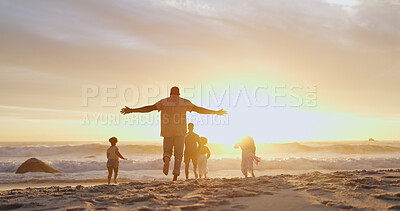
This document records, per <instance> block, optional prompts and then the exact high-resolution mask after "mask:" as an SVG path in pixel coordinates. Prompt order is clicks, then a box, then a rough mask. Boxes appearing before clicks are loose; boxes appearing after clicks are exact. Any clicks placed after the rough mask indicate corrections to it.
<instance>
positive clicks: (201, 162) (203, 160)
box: [197, 137, 211, 178]
mask: <svg viewBox="0 0 400 211" xmlns="http://www.w3.org/2000/svg"><path fill="white" fill-rule="evenodd" d="M207 143H208V140H207V138H206V137H201V138H200V145H199V148H198V149H197V151H198V156H199V157H198V158H197V165H198V167H199V176H200V178H201V177H202V176H203V175H204V178H207V173H208V167H207V159H209V158H210V156H211V152H210V149H209V148H208V147H207V146H205V145H206V144H207Z"/></svg>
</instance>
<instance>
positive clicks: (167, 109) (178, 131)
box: [155, 95, 194, 137]
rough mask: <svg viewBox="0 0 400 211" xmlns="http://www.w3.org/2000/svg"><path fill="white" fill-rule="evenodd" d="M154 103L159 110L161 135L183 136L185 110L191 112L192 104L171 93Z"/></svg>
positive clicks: (185, 127) (185, 126)
mask: <svg viewBox="0 0 400 211" xmlns="http://www.w3.org/2000/svg"><path fill="white" fill-rule="evenodd" d="M155 105H156V106H157V109H158V111H161V136H163V137H173V136H185V135H186V132H187V130H186V129H187V125H186V111H189V112H192V110H193V107H194V105H193V104H192V103H191V102H190V101H189V100H186V99H184V98H181V97H179V95H171V96H170V97H167V98H164V99H162V100H160V101H158V102H157V103H156V104H155Z"/></svg>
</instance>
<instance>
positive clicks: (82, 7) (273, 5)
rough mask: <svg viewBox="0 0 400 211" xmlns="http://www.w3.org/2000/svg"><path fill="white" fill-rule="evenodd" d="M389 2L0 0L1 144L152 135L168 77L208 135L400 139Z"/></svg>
mask: <svg viewBox="0 0 400 211" xmlns="http://www.w3.org/2000/svg"><path fill="white" fill-rule="evenodd" d="M398 11H400V1H398V0H365V1H361V0H279V1H278V0H275V1H274V0H271V1H261V0H260V1H256V0H249V1H238V0H230V1H227V0H221V1H215V0H203V1H195V0H193V1H189V0H177V1H174V0H166V1H153V0H152V1H125V0H113V1H104V0H87V1H78V0H72V1H66V0H57V1H54V0H48V1H46V0H41V1H34V2H33V1H22V0H21V1H20V0H2V1H0V128H1V130H0V141H23V142H29V141H106V140H108V138H109V137H111V136H116V137H118V138H119V139H120V140H140V141H146V140H149V141H150V140H151V141H158V140H162V139H161V137H160V136H159V132H160V126H159V122H158V120H159V119H158V118H159V113H157V112H153V113H150V114H135V115H129V116H122V115H120V114H119V110H120V109H121V108H122V107H123V106H125V105H127V106H132V107H138V106H144V105H147V104H153V103H155V102H157V101H158V100H159V99H161V98H164V97H167V96H168V90H169V88H170V87H171V86H174V85H177V86H179V87H180V88H181V92H182V93H181V95H182V97H185V98H187V99H189V100H191V101H192V102H193V103H194V104H196V105H198V106H204V107H207V108H210V109H220V108H224V109H225V110H227V111H228V115H227V116H225V117H216V116H213V115H212V116H200V115H196V114H192V113H189V114H188V115H190V116H189V121H191V122H194V123H195V124H196V128H195V130H196V131H197V132H198V133H199V134H200V135H202V136H206V137H208V138H209V140H210V142H217V143H234V142H235V141H236V140H238V139H239V138H240V137H242V136H244V135H251V136H253V137H254V138H255V140H256V141H258V142H284V141H304V140H367V139H369V138H374V139H376V140H400V129H399V128H400V94H399V91H400V83H399V81H400V60H399V58H400V13H399V12H398Z"/></svg>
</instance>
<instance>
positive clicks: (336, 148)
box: [0, 141, 400, 189]
mask: <svg viewBox="0 0 400 211" xmlns="http://www.w3.org/2000/svg"><path fill="white" fill-rule="evenodd" d="M108 147H109V144H108V143H107V142H103V143H95V142H93V143H87V142H86V143H85V142H47V143H39V142H37V143H35V142H33V143H32V142H29V143H27V142H25V143H18V142H15V143H7V142H2V143H0V189H5V188H4V187H7V188H10V187H13V186H12V184H14V185H15V186H16V187H25V186H26V187H28V186H29V185H31V184H68V183H74V184H78V183H87V184H89V183H105V182H106V176H107V169H106V161H107V159H106V150H107V148H108ZM118 147H119V150H120V152H121V154H122V155H124V156H125V157H127V158H128V160H126V161H125V160H121V161H120V173H119V181H121V182H128V181H134V180H158V179H168V180H169V179H171V176H165V175H163V173H162V165H163V162H162V142H122V143H119V144H118ZM209 148H210V150H211V153H212V155H211V158H210V160H209V161H208V168H209V177H240V176H242V175H241V172H240V162H241V159H240V156H241V152H240V150H235V149H233V144H231V145H228V144H213V143H210V144H209ZM256 154H257V155H258V156H260V157H261V158H262V161H261V162H260V163H259V164H258V165H256V166H255V169H256V171H255V173H256V175H277V174H299V173H304V172H309V171H321V172H331V171H339V170H364V169H365V170H373V169H390V168H400V156H399V155H400V141H374V142H369V141H335V142H332V141H330V142H328V141H321V142H291V143H258V144H257V152H256ZM32 157H35V158H38V159H40V160H42V161H44V162H46V163H47V164H49V165H51V166H52V167H54V168H56V169H58V170H60V171H62V173H53V174H50V173H25V174H15V171H16V170H17V168H18V167H19V165H21V164H22V163H23V162H24V161H26V160H27V159H29V158H32ZM170 166H171V168H172V166H173V165H170ZM191 169H192V168H191ZM191 177H192V178H193V173H192V172H191ZM180 178H184V164H183V163H182V171H181V177H180ZM2 187H3V188H2Z"/></svg>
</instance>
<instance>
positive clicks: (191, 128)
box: [188, 123, 194, 132]
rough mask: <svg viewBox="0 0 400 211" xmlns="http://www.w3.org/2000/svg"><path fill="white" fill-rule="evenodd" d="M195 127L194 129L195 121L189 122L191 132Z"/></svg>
mask: <svg viewBox="0 0 400 211" xmlns="http://www.w3.org/2000/svg"><path fill="white" fill-rule="evenodd" d="M193 129H194V124H193V123H189V124H188V130H189V132H192V131H193Z"/></svg>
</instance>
